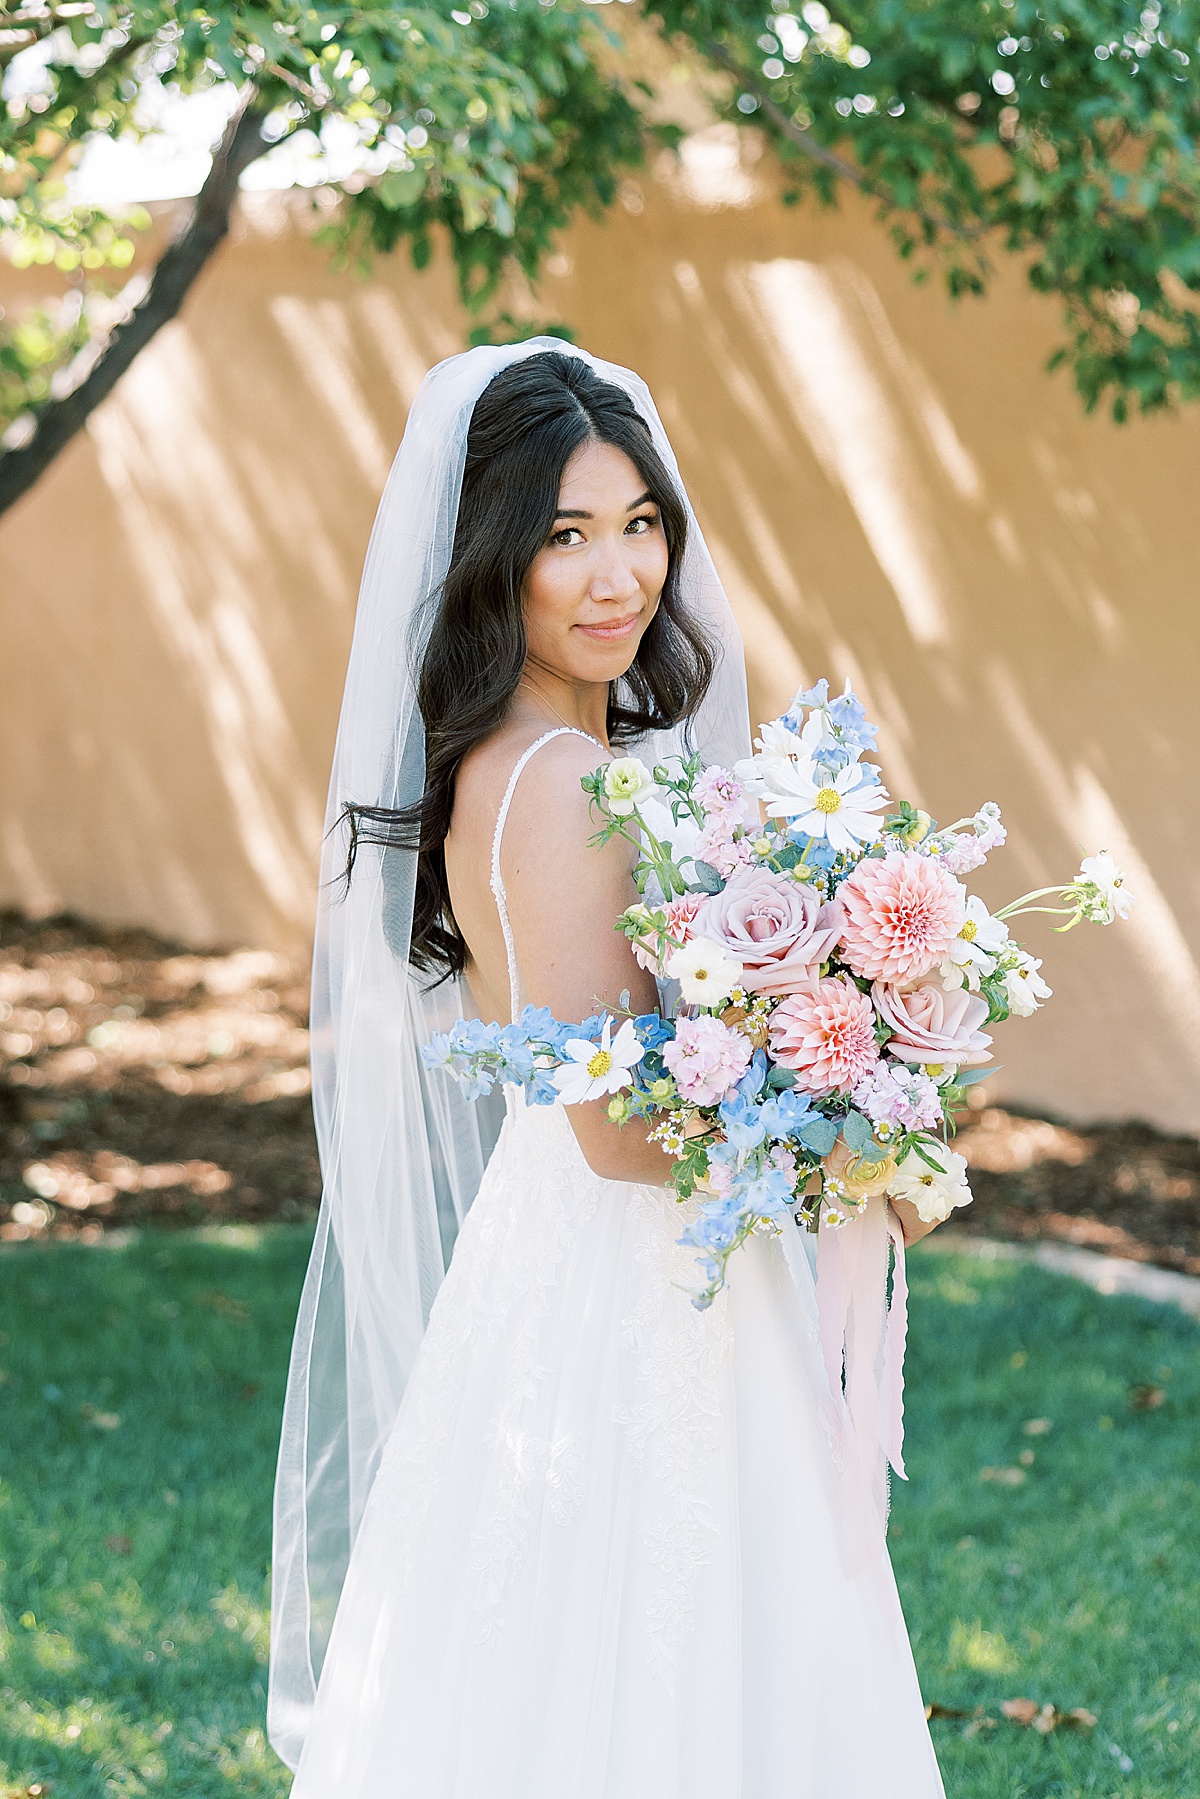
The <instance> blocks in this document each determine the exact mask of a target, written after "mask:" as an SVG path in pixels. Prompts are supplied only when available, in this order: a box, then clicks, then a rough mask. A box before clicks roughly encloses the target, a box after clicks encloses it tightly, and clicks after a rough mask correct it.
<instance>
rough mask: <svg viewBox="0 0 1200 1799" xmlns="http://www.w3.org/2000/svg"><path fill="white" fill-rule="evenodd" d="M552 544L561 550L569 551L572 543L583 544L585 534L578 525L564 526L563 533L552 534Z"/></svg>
mask: <svg viewBox="0 0 1200 1799" xmlns="http://www.w3.org/2000/svg"><path fill="white" fill-rule="evenodd" d="M550 542H551V543H552V544H554V545H555V546H556V548H558V549H560V550H566V549H569V548H570V547H571V545H572V543H582V542H583V532H582V531H581V530H580V529H579V527H578V526H577V525H564V526H563V528H562V530H561V531H555V532H553V533H552V534H551V537H550Z"/></svg>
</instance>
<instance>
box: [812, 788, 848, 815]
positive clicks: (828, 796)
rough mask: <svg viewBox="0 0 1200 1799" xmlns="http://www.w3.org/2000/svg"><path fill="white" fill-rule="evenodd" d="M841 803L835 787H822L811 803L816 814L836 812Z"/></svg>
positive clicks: (840, 797)
mask: <svg viewBox="0 0 1200 1799" xmlns="http://www.w3.org/2000/svg"><path fill="white" fill-rule="evenodd" d="M841 803H842V796H841V794H840V793H839V792H838V790H837V788H836V787H822V788H821V791H820V792H819V793H818V794H817V797H816V799H815V800H814V801H813V804H814V805H815V807H816V808H817V811H818V812H836V811H837V810H838V808H839V807H840V806H841Z"/></svg>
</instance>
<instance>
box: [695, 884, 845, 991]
mask: <svg viewBox="0 0 1200 1799" xmlns="http://www.w3.org/2000/svg"><path fill="white" fill-rule="evenodd" d="M700 928H701V929H702V930H703V932H704V935H705V936H706V937H711V938H712V940H713V942H714V943H719V944H720V945H721V946H722V948H723V949H726V950H728V952H729V954H730V955H731V956H733V957H735V958H736V960H737V961H739V962H740V963H741V965H742V967H743V969H744V970H745V975H744V982H745V985H746V986H747V987H748V988H749V989H750V991H751V992H752V993H791V992H793V991H794V990H795V989H796V988H797V987H800V986H802V985H803V984H804V983H805V982H811V981H813V980H814V979H815V978H816V974H817V970H818V969H819V967H820V966H821V963H822V962H824V961H826V960H827V959H828V957H829V956H830V955H831V954H832V953H833V946H834V944H835V943H836V942H837V919H836V915H835V914H834V912H833V909H832V908H831V907H829V906H822V904H821V902H820V900H819V899H818V898H817V896H816V894H815V893H814V892H813V891H812V889H811V888H810V887H804V886H801V885H800V884H799V883H798V882H796V881H785V880H784V879H783V877H782V876H781V875H777V874H772V873H771V871H770V869H768V868H758V869H754V870H751V871H747V872H746V873H745V874H735V875H734V876H733V877H732V879H731V880H730V882H729V884H728V885H727V886H726V887H724V888H723V889H722V891H721V892H720V893H715V894H714V895H713V897H712V898H711V899H710V900H709V902H708V904H707V906H706V907H705V908H704V919H703V924H702V926H701V927H700Z"/></svg>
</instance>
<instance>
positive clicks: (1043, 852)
mask: <svg viewBox="0 0 1200 1799" xmlns="http://www.w3.org/2000/svg"><path fill="white" fill-rule="evenodd" d="M709 137H710V138H711V137H712V134H709ZM720 145H721V140H720V134H719V133H718V134H717V136H716V138H715V139H713V140H712V145H710V149H711V152H712V153H711V155H709V161H708V163H707V164H706V163H705V161H704V157H703V155H701V156H699V158H698V159H697V157H696V156H694V157H693V160H692V163H691V165H690V167H689V169H688V171H687V179H688V181H689V182H690V187H689V188H687V189H686V190H683V189H680V188H679V187H678V185H676V187H675V188H674V189H672V188H671V187H669V186H667V185H664V184H663V183H661V182H656V181H655V180H653V179H647V181H646V182H645V183H644V184H642V187H641V189H636V188H632V187H631V188H629V189H628V190H627V192H626V200H627V205H626V206H624V207H618V209H617V211H616V213H615V214H614V216H613V218H612V219H611V220H610V221H608V222H607V223H605V224H604V225H598V224H593V223H589V222H585V223H583V224H581V225H579V226H577V227H576V228H575V229H574V230H573V231H572V232H571V233H570V234H569V237H568V239H567V240H566V242H565V244H564V253H563V255H562V256H561V257H560V258H558V259H557V261H556V263H555V264H554V267H555V269H556V270H557V273H556V274H554V275H552V276H551V277H549V278H548V279H547V281H546V284H545V290H544V300H543V304H544V305H545V306H546V307H548V308H549V309H551V310H552V311H556V312H558V313H559V315H560V316H562V317H563V318H565V319H567V320H568V321H570V323H571V324H572V325H573V326H574V328H575V330H576V333H577V336H578V338H579V341H580V342H582V343H584V344H585V345H587V346H588V347H589V348H591V349H593V350H595V351H596V352H598V353H599V354H601V355H604V356H607V357H612V358H615V359H618V360H620V361H623V362H626V363H630V364H632V365H633V366H635V367H636V368H638V369H639V370H640V371H641V372H642V374H643V375H644V376H645V377H646V379H647V380H648V381H649V383H650V385H651V387H652V389H653V390H654V392H655V394H656V396H657V398H658V401H659V404H660V407H661V408H662V411H663V414H664V417H665V418H666V421H667V424H668V428H669V429H670V430H671V432H672V435H673V439H674V442H675V446H676V449H677V452H678V454H679V458H680V461H681V463H682V465H683V469H684V472H685V476H686V478H687V480H688V483H689V487H690V490H691V493H692V496H693V498H694V500H695V503H696V506H697V509H698V511H699V514H700V517H701V520H702V523H703V525H704V527H705V530H706V532H707V533H708V535H709V541H710V543H711V545H712V548H713V551H714V554H715V556H716V560H717V562H718V565H719V566H720V568H721V571H722V573H723V576H724V578H725V580H726V582H727V584H728V588H729V592H730V596H731V599H732V601H733V604H734V606H735V608H736V610H737V611H738V614H739V617H740V620H741V624H742V628H743V631H744V633H745V637H746V643H747V652H748V658H749V664H750V670H751V677H752V683H753V686H754V690H755V695H756V699H757V703H758V712H757V714H756V715H757V716H766V715H768V714H769V713H770V712H771V711H773V710H775V709H777V708H778V707H779V706H780V705H781V704H782V702H783V701H784V700H785V699H786V698H787V696H788V695H789V693H790V692H791V691H792V690H793V689H794V687H795V686H796V685H797V683H798V682H799V681H800V680H801V679H802V678H803V679H804V680H806V681H808V680H811V679H813V678H815V677H816V676H817V675H818V674H821V673H828V674H829V675H831V676H832V677H833V678H834V679H835V680H836V681H837V682H839V683H840V682H841V681H842V680H843V679H844V677H845V676H847V675H850V676H851V677H852V678H853V679H854V682H855V685H856V686H857V687H858V688H859V690H860V691H861V692H862V694H863V696H864V697H865V698H866V700H867V701H868V704H869V706H870V708H871V709H872V712H873V715H874V716H875V717H876V718H878V719H879V720H880V721H881V722H882V725H883V734H882V749H883V760H884V762H885V764H886V772H887V776H888V779H889V782H890V784H891V785H892V788H893V791H894V792H896V793H897V794H900V795H906V796H907V797H909V798H911V799H913V800H914V801H915V802H917V803H919V804H921V805H924V806H926V807H927V808H928V809H929V810H931V811H933V812H935V813H936V814H938V815H939V816H940V817H941V818H943V819H944V820H945V819H948V818H950V817H952V816H956V815H957V814H958V813H959V812H961V811H969V810H971V809H972V808H973V807H974V806H975V805H976V804H977V803H978V802H980V801H982V800H984V799H995V800H998V801H999V802H1000V803H1001V805H1002V806H1003V808H1004V811H1005V815H1006V818H1007V821H1008V823H1009V827H1010V832H1011V836H1010V848H1009V850H1008V851H1007V852H1006V853H1004V854H1002V855H1001V856H999V857H997V858H996V859H995V866H994V869H993V870H992V871H989V873H988V874H987V875H986V876H985V877H984V879H983V880H982V881H981V883H980V885H981V888H982V890H983V891H984V893H985V895H986V896H987V897H989V898H991V899H992V900H993V901H997V900H999V898H1001V897H1007V896H1009V895H1011V893H1012V892H1013V891H1015V890H1019V889H1020V888H1023V887H1032V886H1035V885H1041V884H1042V883H1043V882H1046V881H1048V880H1050V879H1052V878H1054V877H1056V876H1059V875H1062V876H1064V877H1065V876H1067V875H1069V874H1070V873H1071V872H1073V870H1074V868H1075V867H1076V865H1077V860H1078V856H1079V854H1080V851H1081V849H1083V848H1086V849H1097V848H1102V847H1107V848H1110V849H1112V850H1113V851H1114V852H1115V853H1116V854H1117V855H1118V856H1119V857H1120V858H1121V859H1122V860H1123V861H1124V862H1125V863H1126V864H1127V866H1128V867H1129V869H1130V875H1131V886H1132V887H1134V888H1135V889H1136V891H1137V894H1138V906H1137V909H1136V912H1135V916H1134V918H1133V920H1131V921H1130V923H1129V924H1128V925H1127V926H1124V927H1121V928H1119V929H1116V930H1113V931H1110V932H1102V931H1094V930H1093V931H1082V930H1081V931H1079V932H1076V933H1074V934H1073V935H1071V936H1069V937H1066V938H1053V937H1052V936H1051V935H1050V933H1049V932H1048V930H1046V929H1045V928H1043V921H1034V922H1033V925H1032V927H1031V928H1030V929H1029V930H1028V932H1027V933H1026V936H1027V940H1028V941H1029V942H1030V944H1031V945H1032V946H1033V947H1035V948H1036V949H1037V951H1038V953H1045V954H1046V957H1047V966H1046V971H1045V972H1046V973H1047V974H1048V976H1049V978H1050V980H1051V982H1052V984H1053V986H1054V987H1055V989H1056V999H1055V1002H1054V1003H1053V1005H1052V1006H1051V1007H1050V1008H1048V1010H1047V1011H1046V1012H1044V1013H1043V1014H1041V1015H1039V1016H1038V1017H1037V1018H1036V1019H1035V1020H1033V1021H1031V1022H1028V1023H1025V1024H1022V1025H1018V1026H1014V1027H1012V1028H1011V1029H1009V1030H1007V1031H1005V1032H1003V1033H1002V1035H1001V1042H1000V1044H999V1046H998V1048H999V1051H1000V1055H999V1057H998V1059H999V1060H1002V1061H1003V1063H1004V1064H1005V1068H1004V1072H1003V1073H1002V1074H1001V1075H1000V1076H999V1077H998V1078H997V1080H996V1082H995V1083H993V1090H994V1091H995V1092H997V1093H1000V1092H1003V1093H1004V1094H1005V1095H1006V1096H1008V1097H1010V1098H1016V1099H1020V1100H1025V1101H1028V1102H1031V1103H1034V1104H1037V1105H1039V1106H1048V1107H1051V1108H1054V1109H1056V1110H1058V1111H1061V1112H1062V1113H1064V1114H1066V1115H1068V1116H1071V1117H1074V1118H1077V1119H1081V1120H1088V1119H1095V1118H1104V1117H1109V1118H1123V1117H1130V1116H1137V1117H1143V1118H1148V1119H1151V1120H1154V1121H1156V1122H1158V1123H1160V1124H1162V1125H1165V1126H1168V1127H1179V1128H1184V1129H1197V1128H1200V1083H1198V1076H1200V969H1198V967H1197V960H1196V958H1197V951H1198V949H1200V871H1198V868H1197V859H1196V854H1195V847H1194V846H1195V843H1196V840H1197V825H1198V823H1200V819H1198V816H1197V813H1198V804H1197V798H1196V781H1195V777H1194V772H1193V771H1194V767H1195V763H1196V758H1197V751H1198V749H1200V708H1198V707H1197V704H1196V682H1197V657H1196V648H1197V624H1196V615H1197V599H1198V597H1200V591H1198V590H1200V504H1198V503H1197V487H1198V470H1200V410H1197V409H1193V410H1192V412H1191V413H1189V414H1187V415H1185V416H1184V417H1182V418H1180V419H1155V420H1151V421H1145V422H1134V423H1132V424H1130V425H1128V426H1127V427H1125V428H1124V429H1118V428H1117V427H1115V426H1114V425H1112V424H1111V422H1110V421H1108V420H1107V419H1105V418H1101V417H1095V418H1091V419H1087V418H1085V417H1084V416H1083V414H1082V412H1081V410H1080V408H1079V405H1078V403H1077V401H1076V399H1075V397H1074V395H1073V393H1072V391H1071V389H1070V385H1069V381H1068V379H1067V378H1066V377H1065V376H1062V375H1058V376H1055V377H1050V376H1048V375H1046V374H1045V372H1044V366H1043V365H1044V363H1045V360H1046V357H1047V355H1048V354H1049V351H1050V350H1051V348H1052V347H1053V345H1054V343H1055V341H1056V328H1057V318H1056V310H1055V308H1054V306H1053V305H1051V304H1048V303H1045V302H1042V301H1039V300H1038V299H1036V298H1035V297H1034V296H1033V295H1031V294H1030V293H1029V292H1028V291H1027V290H1026V289H1025V287H1024V286H1023V284H1022V281H1021V279H1020V276H1019V273H1018V272H1017V271H1015V270H1011V269H1010V270H1007V271H1005V273H1004V274H1003V275H1002V277H1001V279H999V280H998V281H997V283H996V287H995V290H994V292H993V294H992V295H991V297H990V298H989V299H988V300H987V301H986V302H985V303H979V302H966V303H963V304H960V305H959V306H957V307H956V306H954V305H952V304H951V303H950V302H949V301H948V300H947V299H946V298H945V297H944V296H943V295H942V293H941V292H940V291H939V290H938V289H937V287H936V285H934V284H930V285H927V286H923V287H918V286H914V285H913V284H912V282H911V281H910V279H909V274H908V271H907V270H906V269H905V268H904V267H903V266H902V265H901V264H900V263H899V262H898V261H897V259H896V258H895V256H894V254H893V252H892V250H891V247H890V244H889V243H888V241H887V238H886V236H885V234H884V233H883V232H882V231H881V230H880V228H879V227H878V226H877V225H876V224H875V223H874V222H873V221H872V219H871V218H870V216H869V214H868V213H867V211H866V209H865V208H863V207H861V206H857V205H848V206H846V207H844V208H843V209H842V210H840V211H838V212H833V213H828V212H821V211H818V210H815V209H813V210H801V209H797V210H795V211H788V210H786V209H784V208H782V207H780V206H778V205H777V204H776V203H775V202H774V201H772V200H771V199H770V198H769V197H767V196H764V195H762V194H759V193H758V192H757V190H756V189H755V186H754V178H753V171H746V170H743V169H741V168H740V167H732V168H731V167H730V166H727V164H728V158H726V163H725V164H723V163H722V161H721V157H722V155H724V152H723V151H722V150H721V147H720ZM705 154H708V151H705ZM735 160H736V159H735ZM32 279H33V277H32V276H30V275H27V276H25V277H21V278H19V277H16V276H15V275H13V274H12V273H11V271H5V270H3V269H0V302H8V303H11V300H12V298H13V297H14V296H15V294H16V292H17V290H18V289H21V290H28V284H29V282H30V281H31V280H32ZM462 330H463V326H462V320H461V316H460V313H459V309H458V306H457V303H456V301H455V298H454V293H453V289H452V284H451V282H450V280H449V278H448V276H447V274H446V272H445V271H444V270H440V269H435V270H433V271H431V272H430V273H428V274H426V275H422V276H417V275H415V274H414V273H413V271H412V270H411V268H410V267H409V266H408V263H407V261H406V259H405V257H404V256H402V255H401V256H396V257H394V258H392V259H391V260H390V261H385V262H380V263H379V264H378V265H377V268H376V270H375V273H374V275H373V277H372V278H371V279H370V280H369V281H362V280H360V279H357V278H355V277H353V276H350V275H335V274H333V273H332V272H331V271H330V269H329V266H328V262H327V258H326V256H325V254H324V253H323V252H322V251H320V250H318V249H315V248H314V247H313V246H312V244H311V243H310V242H309V240H308V237H307V235H306V233H305V231H304V230H302V229H301V228H300V226H299V225H298V223H297V222H296V219H295V217H294V207H290V206H289V205H288V204H287V203H285V202H283V201H281V200H279V199H269V198H267V197H265V196H263V197H258V198H256V199H255V201H254V203H253V205H252V206H251V207H250V208H248V216H247V217H246V218H245V219H244V220H243V222H242V225H241V227H240V228H239V231H238V233H237V236H236V239H235V241H233V242H231V243H230V244H229V245H228V246H227V247H226V249H225V250H224V251H223V252H222V254H221V255H220V257H219V258H218V259H217V261H216V262H215V264H214V265H213V266H212V267H211V268H210V269H209V270H208V271H207V273H206V275H205V277H204V278H203V280H202V282H201V283H200V285H199V287H198V289H197V291H196V292H195V293H194V295H193V296H192V298H191V301H190V303H189V305H188V307H187V310H186V313H185V315H184V317H183V319H182V320H181V321H179V322H177V323H176V324H175V325H173V326H171V327H170V328H169V329H167V330H166V331H165V332H163V334H162V335H161V336H160V338H159V339H158V340H156V342H155V343H154V344H153V345H152V347H151V348H150V350H149V351H148V352H147V353H146V354H144V355H143V356H142V358H141V359H140V360H139V361H138V363H137V364H136V366H135V367H134V368H133V370H132V371H131V372H130V374H129V375H128V376H127V377H126V378H125V380H124V381H123V382H122V383H121V385H120V387H119V389H118V391H117V392H116V394H115V395H114V396H113V398H112V399H111V400H110V401H109V402H108V403H107V404H106V405H105V406H104V407H103V408H101V410H100V411H99V412H98V413H97V414H96V416H95V417H94V418H93V420H92V421H91V425H90V427H89V429H88V431H87V433H86V435H85V436H83V437H81V438H80V439H79V440H77V442H76V443H75V444H74V445H73V446H72V447H71V449H70V450H69V451H68V452H67V453H66V454H65V455H64V456H63V457H62V458H61V459H60V461H59V463H58V464H57V465H56V466H55V467H54V469H53V470H52V471H51V472H50V473H49V475H48V476H47V477H46V478H45V479H44V480H43V481H42V483H41V484H40V485H39V487H38V488H37V489H36V490H35V491H34V492H33V493H31V494H30V495H29V496H27V497H26V499H25V500H24V501H23V502H22V503H21V504H20V505H19V506H18V507H17V508H16V509H15V510H14V511H13V512H12V513H10V514H9V515H8V516H7V517H6V518H5V519H4V520H3V521H2V523H0V665H2V666H3V668H4V670H5V673H6V676H7V679H6V681H5V689H4V704H3V706H2V707H0V904H15V905H19V906H22V907H25V908H27V909H29V910H31V911H34V912H43V911H50V910H53V909H57V908H59V907H71V908H73V909H75V910H77V911H80V912H82V913H85V914H90V915H92V916H95V917H98V918H101V919H105V920H109V921H121V922H135V921H136V922H140V923H144V924H147V925H151V926H153V927H155V928H157V929H158V930H161V931H163V932H165V933H167V934H169V935H173V936H178V937H181V938H184V939H187V940H189V941H193V942H196V943H213V942H231V943H232V942H238V943H255V944H277V943H284V942H288V943H290V942H294V941H296V940H298V939H303V938H304V937H305V936H306V934H307V931H308V925H309V917H310V913H311V908H312V893H313V879H314V873H313V871H314V866H315V852H316V846H317V842H318V837H319V831H320V820H321V813H322V806H323V799H324V785H325V780H326V774H327V768H328V762H329V756H330V749H331V744H332V738H333V732H334V727H335V723H336V716H337V708H338V702H339V697H340V685H341V677H342V671H343V667H344V663H345V658H346V653H347V648H348V644H349V638H350V631H351V625H352V620H353V608H354V593H355V586H356V581H357V575H358V570H359V566H360V563H361V558H362V554H363V550H364V547H365V544H366V539H367V535H368V532H369V529H370V524H371V519H372V515H373V511H374V506H375V502H376V498H377V495H378V492H379V489H380V487H381V485H382V482H383V479H384V476H385V473H386V470H387V467H388V463H389V460H390V458H391V455H392V453H393V451H394V448H395V445H396V443H397V441H398V439H399V437H400V434H401V431H402V429H403V424H404V418H405V412H406V408H407V406H408V404H409V401H410V399H411V396H412V394H413V392H414V391H415V388H416V386H417V383H418V382H419V380H420V378H421V376H422V374H423V373H424V371H425V369H426V368H427V367H428V366H429V365H430V363H432V362H433V361H434V360H436V359H437V358H439V357H441V356H443V355H445V354H448V353H450V352H452V351H453V350H455V349H457V348H459V347H460V346H461V344H462V342H463V337H462Z"/></svg>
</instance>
